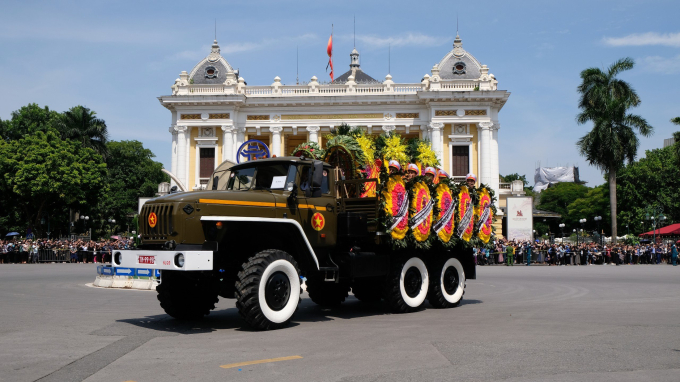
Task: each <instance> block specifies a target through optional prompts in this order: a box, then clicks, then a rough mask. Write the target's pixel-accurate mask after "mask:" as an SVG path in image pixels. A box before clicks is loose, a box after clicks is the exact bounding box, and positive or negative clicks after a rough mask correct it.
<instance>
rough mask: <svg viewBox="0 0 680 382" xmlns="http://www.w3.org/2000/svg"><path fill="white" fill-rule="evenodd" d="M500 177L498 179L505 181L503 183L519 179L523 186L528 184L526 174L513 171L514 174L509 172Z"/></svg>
mask: <svg viewBox="0 0 680 382" xmlns="http://www.w3.org/2000/svg"><path fill="white" fill-rule="evenodd" d="M500 177H501V179H500V181H501V182H505V183H511V182H512V181H514V180H521V181H522V184H524V187H526V186H527V185H528V184H529V182H528V181H527V176H526V175H520V174H518V173H514V174H510V175H506V176H503V175H501V176H500Z"/></svg>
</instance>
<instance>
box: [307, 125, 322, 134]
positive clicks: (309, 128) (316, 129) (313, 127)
mask: <svg viewBox="0 0 680 382" xmlns="http://www.w3.org/2000/svg"><path fill="white" fill-rule="evenodd" d="M319 130H321V127H319V126H307V131H309V132H310V133H316V132H318V131H319Z"/></svg>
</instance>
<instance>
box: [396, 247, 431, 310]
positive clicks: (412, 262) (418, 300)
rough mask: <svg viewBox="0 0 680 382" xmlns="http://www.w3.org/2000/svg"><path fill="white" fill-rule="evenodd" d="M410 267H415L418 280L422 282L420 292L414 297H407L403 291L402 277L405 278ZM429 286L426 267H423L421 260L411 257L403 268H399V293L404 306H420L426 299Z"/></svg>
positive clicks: (404, 290)
mask: <svg viewBox="0 0 680 382" xmlns="http://www.w3.org/2000/svg"><path fill="white" fill-rule="evenodd" d="M411 267H415V268H416V269H418V270H419V271H420V278H421V280H422V283H421V285H420V292H419V293H418V294H417V295H416V296H415V297H409V295H408V294H406V289H404V277H405V276H406V271H407V270H409V268H411ZM429 285H430V279H429V277H428V273H427V266H425V263H424V262H423V260H421V259H420V258H418V257H412V258H410V259H408V261H406V262H405V263H404V266H403V267H402V268H401V275H400V276H399V291H400V292H401V298H402V299H403V300H404V302H405V303H406V305H408V306H410V307H411V308H417V307H419V306H420V305H422V304H423V302H424V301H425V297H427V289H428V286H429Z"/></svg>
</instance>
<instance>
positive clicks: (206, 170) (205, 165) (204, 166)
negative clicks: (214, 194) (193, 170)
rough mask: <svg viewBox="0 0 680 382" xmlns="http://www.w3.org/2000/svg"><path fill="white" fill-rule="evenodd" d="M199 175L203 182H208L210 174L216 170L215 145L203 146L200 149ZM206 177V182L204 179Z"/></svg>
mask: <svg viewBox="0 0 680 382" xmlns="http://www.w3.org/2000/svg"><path fill="white" fill-rule="evenodd" d="M198 155H199V158H200V162H199V172H198V173H199V177H200V178H201V183H206V184H207V183H208V180H209V179H210V175H212V173H213V171H214V170H215V148H214V147H201V148H200V151H199V154H198ZM204 179H205V182H204V181H203V180H204Z"/></svg>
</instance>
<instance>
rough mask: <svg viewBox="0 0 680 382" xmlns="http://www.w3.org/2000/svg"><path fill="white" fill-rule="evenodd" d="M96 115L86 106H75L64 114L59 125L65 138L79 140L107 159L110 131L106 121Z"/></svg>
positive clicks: (84, 145)
mask: <svg viewBox="0 0 680 382" xmlns="http://www.w3.org/2000/svg"><path fill="white" fill-rule="evenodd" d="M96 115H97V113H96V112H94V111H92V110H90V109H88V108H86V107H84V106H75V107H72V108H71V109H70V110H68V111H65V112H64V113H63V114H62V118H61V119H60V121H59V122H58V127H59V130H60V132H61V136H62V138H63V139H71V140H75V141H79V142H81V143H82V144H83V147H87V148H91V149H92V150H94V151H95V152H97V153H98V154H100V155H101V156H102V157H104V160H106V156H107V154H108V150H107V149H106V143H107V142H108V140H109V132H108V130H107V129H106V122H104V120H103V119H100V118H97V117H96Z"/></svg>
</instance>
